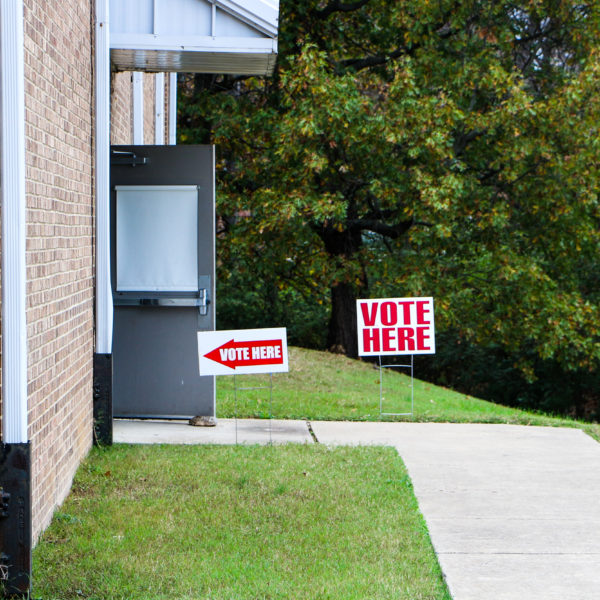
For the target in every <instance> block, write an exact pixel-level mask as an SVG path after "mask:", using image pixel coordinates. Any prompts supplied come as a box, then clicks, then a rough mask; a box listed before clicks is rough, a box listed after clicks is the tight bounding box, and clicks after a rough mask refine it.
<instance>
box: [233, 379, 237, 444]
mask: <svg viewBox="0 0 600 600" xmlns="http://www.w3.org/2000/svg"><path fill="white" fill-rule="evenodd" d="M233 420H234V422H235V445H236V446H237V443H238V431H237V429H238V428H237V379H236V375H234V376H233Z"/></svg>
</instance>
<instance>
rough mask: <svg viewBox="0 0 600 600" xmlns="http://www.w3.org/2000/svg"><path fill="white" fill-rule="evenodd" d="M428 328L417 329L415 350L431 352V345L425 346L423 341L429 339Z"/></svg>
mask: <svg viewBox="0 0 600 600" xmlns="http://www.w3.org/2000/svg"><path fill="white" fill-rule="evenodd" d="M427 333H429V327H417V350H431V345H425V344H426V342H425V340H428V339H430V338H429V335H427Z"/></svg>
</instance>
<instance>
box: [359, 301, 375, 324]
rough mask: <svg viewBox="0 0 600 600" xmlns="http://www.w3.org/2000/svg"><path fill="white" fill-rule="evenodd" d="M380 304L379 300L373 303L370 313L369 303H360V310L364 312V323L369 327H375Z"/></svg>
mask: <svg viewBox="0 0 600 600" xmlns="http://www.w3.org/2000/svg"><path fill="white" fill-rule="evenodd" d="M378 306H379V302H372V303H371V314H369V304H368V303H366V302H363V303H362V304H361V305H360V310H361V312H362V316H363V321H364V324H365V325H366V326H367V327H373V325H375V318H376V317H377V307H378Z"/></svg>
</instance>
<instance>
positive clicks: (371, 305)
mask: <svg viewBox="0 0 600 600" xmlns="http://www.w3.org/2000/svg"><path fill="white" fill-rule="evenodd" d="M356 320H357V333H358V355H359V356H372V357H375V356H377V357H378V359H379V418H380V419H381V418H382V417H383V416H413V415H414V411H415V391H414V390H415V387H414V355H415V354H434V353H435V323H434V310H433V298H431V297H419V298H378V299H369V300H357V301H356ZM382 356H410V364H394V363H383V362H382ZM390 368H408V369H410V390H411V392H410V413H400V412H398V413H393V412H384V410H383V400H384V395H383V370H384V369H390Z"/></svg>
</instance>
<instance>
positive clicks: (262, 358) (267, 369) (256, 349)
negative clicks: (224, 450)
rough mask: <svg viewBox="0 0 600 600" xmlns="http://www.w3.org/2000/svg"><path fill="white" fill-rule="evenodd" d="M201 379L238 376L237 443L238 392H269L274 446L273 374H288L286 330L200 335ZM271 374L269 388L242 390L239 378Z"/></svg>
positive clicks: (283, 328) (270, 426)
mask: <svg viewBox="0 0 600 600" xmlns="http://www.w3.org/2000/svg"><path fill="white" fill-rule="evenodd" d="M198 358H199V369H200V375H201V376H205V375H206V376H213V375H233V376H234V378H233V379H234V383H233V389H234V417H235V443H236V444H237V443H238V392H241V391H247V390H264V389H268V390H269V443H271V444H272V443H273V426H272V420H273V373H287V371H288V370H289V368H288V351H287V331H286V329H285V327H276V328H271V329H239V330H224V331H199V332H198ZM259 373H263V374H264V373H267V374H269V385H266V386H254V387H238V385H237V378H236V377H235V376H236V375H253V374H259Z"/></svg>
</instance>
